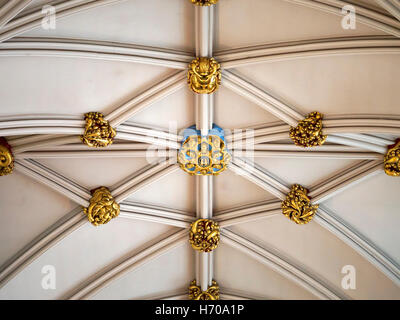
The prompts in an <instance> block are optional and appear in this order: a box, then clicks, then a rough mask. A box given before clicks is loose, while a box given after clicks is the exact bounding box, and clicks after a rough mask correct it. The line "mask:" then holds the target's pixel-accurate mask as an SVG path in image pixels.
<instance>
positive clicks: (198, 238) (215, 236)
mask: <svg viewBox="0 0 400 320" xmlns="http://www.w3.org/2000/svg"><path fill="white" fill-rule="evenodd" d="M219 238H220V231H219V225H218V223H217V222H215V221H213V220H210V219H199V220H197V221H195V222H193V223H192V224H191V226H190V233H189V242H190V244H191V245H192V248H193V249H195V250H197V251H201V252H210V251H212V250H214V249H216V248H217V247H218V244H219Z"/></svg>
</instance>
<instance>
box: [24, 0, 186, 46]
mask: <svg viewBox="0 0 400 320" xmlns="http://www.w3.org/2000/svg"><path fill="white" fill-rule="evenodd" d="M193 20H194V11H193V5H192V4H191V3H190V2H188V1H186V2H185V1H181V0H168V1H165V0H151V1H142V0H129V1H128V0H122V1H116V2H115V3H112V4H110V5H106V6H99V7H95V8H92V9H90V10H87V11H83V12H80V13H78V14H75V15H72V16H68V17H65V18H63V19H60V20H59V21H57V27H56V29H55V30H44V29H42V28H36V29H34V30H32V31H29V32H26V33H24V36H30V37H31V36H34V37H37V36H40V37H58V38H80V39H91V40H101V41H115V42H122V43H130V44H140V45H146V46H153V47H161V48H171V49H179V50H185V51H190V52H193V51H194V50H193V48H194V37H193V30H194V26H193Z"/></svg>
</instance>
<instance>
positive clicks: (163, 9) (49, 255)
mask: <svg viewBox="0 0 400 320" xmlns="http://www.w3.org/2000/svg"><path fill="white" fill-rule="evenodd" d="M245 2H246V3H245ZM345 4H347V5H352V6H353V7H354V8H355V9H356V12H357V28H356V29H355V30H345V29H342V27H341V19H342V13H341V12H342V11H341V10H342V7H343V5H345ZM0 5H1V8H0V41H1V43H0V59H1V60H0V66H1V68H2V71H3V72H2V73H3V74H5V75H6V77H3V79H2V80H0V81H1V82H0V96H1V97H2V103H1V107H0V137H4V138H6V139H7V142H8V144H9V145H10V146H11V148H12V152H13V155H14V158H15V169H14V172H13V173H12V174H10V175H6V176H2V177H0V185H1V190H2V191H1V192H0V216H1V217H2V224H1V225H2V226H1V229H0V230H1V232H0V240H1V243H2V246H1V248H0V265H1V267H0V297H1V298H2V299H13V298H14V299H23V298H29V299H104V298H106V299H186V298H187V297H188V296H187V288H188V286H189V283H190V281H192V280H193V279H196V280H197V282H198V284H199V285H200V287H201V289H202V290H203V291H205V290H207V287H208V286H209V285H211V281H212V280H216V281H217V282H218V284H219V285H220V298H221V299H398V298H399V297H400V289H399V286H400V265H399V263H400V251H399V249H398V245H397V243H398V240H400V239H399V235H398V226H399V219H398V215H397V213H398V203H397V201H396V200H397V198H396V195H397V193H398V191H399V178H398V177H392V176H389V175H387V174H385V171H384V157H385V155H386V154H387V152H388V146H390V145H393V144H394V143H395V140H396V139H397V138H399V137H400V114H399V109H398V101H399V99H400V96H399V92H398V88H397V87H398V81H397V79H398V78H399V76H400V69H399V66H400V63H399V59H400V55H399V53H400V40H399V36H400V21H399V12H400V7H399V5H398V3H397V1H391V0H387V1H366V0H365V1H357V3H356V2H353V1H331V0H330V1H325V0H319V1H312V0H287V1H279V0H269V1H261V0H246V1H244V0H220V1H218V3H217V4H216V5H212V6H210V7H202V6H196V5H194V4H192V3H191V2H190V1H189V0H169V1H168V4H167V3H166V1H162V0H151V1H139V0H98V1H82V0H80V1H26V0H15V1H0ZM43 5H51V6H53V8H55V10H56V14H57V15H56V16H57V27H56V28H55V29H54V30H45V29H43V28H41V24H42V21H43V16H44V14H43V13H42V7H43ZM238 21H241V22H240V25H238V23H237V22H238ZM211 56H212V57H215V59H216V60H217V61H218V62H219V63H220V65H221V69H222V82H221V87H220V88H219V89H218V91H216V93H214V94H212V95H197V94H194V93H192V92H191V91H190V90H189V88H188V85H187V70H188V64H189V63H190V62H191V61H192V60H193V59H194V58H195V57H211ZM90 111H96V112H101V113H103V114H104V118H105V120H107V121H109V124H110V125H111V126H112V127H113V128H115V130H116V136H115V142H114V143H113V144H112V145H110V146H108V147H106V148H89V147H88V146H86V145H85V144H83V143H82V141H81V140H80V135H82V134H83V132H84V128H85V118H84V114H85V113H87V112H90ZM312 111H320V112H321V113H323V115H324V117H323V122H322V123H323V133H324V134H325V135H327V138H326V143H324V144H323V145H321V146H318V147H315V148H302V147H299V146H296V145H295V144H294V143H293V141H292V140H290V139H289V131H290V129H291V127H296V126H297V125H298V123H299V121H302V120H303V119H304V118H305V117H307V115H308V114H309V113H310V112H312ZM212 123H216V124H218V125H219V126H220V127H222V128H223V129H225V139H226V142H227V147H228V149H229V150H230V151H231V153H232V155H233V157H232V161H231V162H230V164H229V166H228V170H227V171H225V172H222V173H221V174H219V175H217V176H200V177H197V176H196V177H195V176H190V175H188V174H186V173H185V172H183V171H182V170H180V168H179V165H178V163H177V159H176V157H177V152H178V150H179V149H180V147H181V141H182V138H183V131H182V129H184V128H187V127H189V126H191V125H193V124H196V125H197V129H199V130H201V131H202V132H208V130H210V129H211V125H212ZM238 129H240V130H238ZM249 146H250V147H249ZM246 148H247V149H246ZM160 149H161V151H159V150H160ZM242 150H244V151H243V152H241V151H242ZM293 184H301V185H303V186H304V187H306V188H307V189H308V191H309V193H308V195H309V196H310V198H311V199H312V203H313V204H315V205H317V204H318V205H319V208H318V211H317V213H316V214H315V217H314V218H313V219H312V220H311V222H309V223H308V224H306V225H296V224H295V223H294V222H292V221H290V220H289V219H288V218H286V217H285V216H283V215H282V208H281V205H282V201H284V200H285V199H286V197H287V195H288V193H289V192H290V190H291V187H292V185H293ZM100 186H106V187H107V188H108V189H109V191H110V192H111V195H112V196H113V198H114V199H115V201H116V202H117V203H118V204H119V206H120V215H119V216H118V217H117V218H115V219H113V220H112V221H110V222H109V223H107V224H105V225H102V226H99V227H94V226H92V225H91V224H90V223H89V222H88V219H87V217H86V215H85V213H84V212H83V207H84V208H86V207H88V206H89V204H90V201H91V198H92V194H91V192H92V191H93V189H95V188H98V187H100ZM197 218H212V219H213V220H214V221H216V222H218V223H219V225H220V228H221V243H220V245H219V247H218V248H217V249H215V250H214V251H212V253H207V254H205V253H198V252H194V251H193V249H192V248H191V247H190V245H189V241H188V237H189V231H188V230H189V228H190V225H191V223H192V222H194V221H195V220H196V219H197ZM45 265H54V266H55V267H56V270H57V288H56V289H55V290H43V289H42V287H41V285H40V284H41V279H42V277H43V274H42V272H41V270H42V267H43V266H45ZM345 265H354V266H355V267H356V270H357V288H356V289H355V290H344V289H343V288H342V287H341V279H342V278H343V276H344V275H343V274H342V273H341V268H342V267H343V266H345Z"/></svg>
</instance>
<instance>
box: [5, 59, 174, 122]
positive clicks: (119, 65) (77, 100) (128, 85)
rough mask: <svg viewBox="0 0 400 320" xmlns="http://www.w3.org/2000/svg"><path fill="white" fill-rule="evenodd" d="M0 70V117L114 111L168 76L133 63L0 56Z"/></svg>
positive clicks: (159, 70) (162, 70) (160, 71)
mask: <svg viewBox="0 0 400 320" xmlns="http://www.w3.org/2000/svg"><path fill="white" fill-rule="evenodd" d="M0 72H1V73H3V74H7V79H5V78H3V79H1V80H0V95H1V97H2V105H1V107H0V114H32V113H33V114H40V113H47V114H71V115H75V116H77V115H81V114H83V113H85V112H90V111H93V110H98V111H101V112H104V113H107V112H108V111H111V110H114V109H115V108H116V107H117V106H119V105H121V104H123V103H124V102H126V101H127V100H129V99H131V98H133V97H135V96H136V95H138V94H139V93H140V92H141V91H143V90H144V89H145V88H147V87H149V86H150V84H152V83H154V81H157V80H158V79H159V78H160V77H165V76H166V75H169V74H171V70H169V69H167V68H163V67H157V66H149V65H143V64H136V63H127V62H116V61H112V62H111V61H107V62H104V61H101V60H89V59H74V58H71V59H66V58H45V57H29V58H22V57H7V58H6V57H3V58H2V63H1V64H0ZM172 73H173V71H172ZM21 93H23V94H21Z"/></svg>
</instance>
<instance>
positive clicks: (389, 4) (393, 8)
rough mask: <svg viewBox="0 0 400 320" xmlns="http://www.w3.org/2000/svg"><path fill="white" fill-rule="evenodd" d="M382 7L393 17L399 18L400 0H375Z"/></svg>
mask: <svg viewBox="0 0 400 320" xmlns="http://www.w3.org/2000/svg"><path fill="white" fill-rule="evenodd" d="M375 1H376V2H377V3H379V4H380V5H381V6H382V8H384V9H385V10H387V11H388V12H390V13H391V14H392V15H393V17H395V18H396V19H397V20H400V2H399V0H375Z"/></svg>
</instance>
